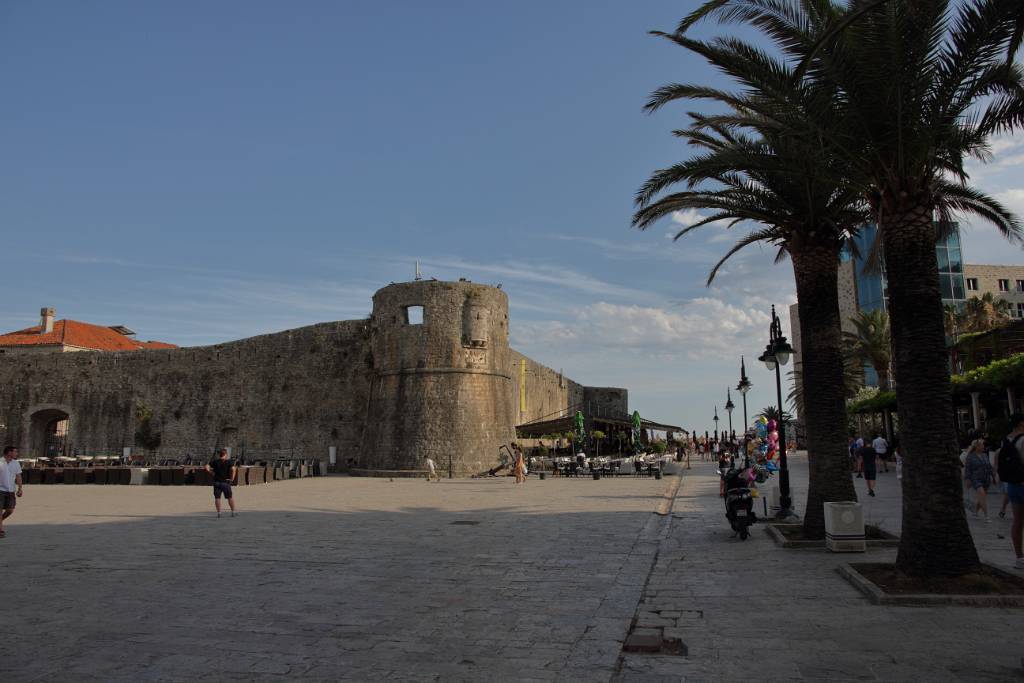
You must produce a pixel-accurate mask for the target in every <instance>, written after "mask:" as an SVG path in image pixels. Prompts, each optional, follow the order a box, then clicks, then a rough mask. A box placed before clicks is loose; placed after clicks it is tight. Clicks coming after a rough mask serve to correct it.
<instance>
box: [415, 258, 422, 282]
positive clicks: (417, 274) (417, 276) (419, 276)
mask: <svg viewBox="0 0 1024 683" xmlns="http://www.w3.org/2000/svg"><path fill="white" fill-rule="evenodd" d="M416 279H417V280H422V279H423V276H422V275H420V262H419V261H416Z"/></svg>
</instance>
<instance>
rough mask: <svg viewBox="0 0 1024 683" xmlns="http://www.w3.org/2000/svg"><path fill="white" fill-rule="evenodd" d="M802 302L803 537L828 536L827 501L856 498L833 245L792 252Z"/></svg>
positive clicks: (837, 261)
mask: <svg viewBox="0 0 1024 683" xmlns="http://www.w3.org/2000/svg"><path fill="white" fill-rule="evenodd" d="M791 257H792V259H793V273H794V274H795V276H796V295H797V300H798V301H799V304H800V344H801V346H802V348H801V349H798V352H800V368H801V376H802V380H803V395H804V397H805V401H804V423H805V425H806V427H807V454H808V467H809V469H810V475H809V476H810V478H809V481H808V487H807V509H806V510H805V511H804V536H805V537H807V538H825V508H824V503H825V502H831V501H840V500H856V493H855V492H854V489H853V479H852V475H851V473H850V456H849V451H848V450H847V445H846V397H845V391H844V384H843V345H842V330H841V327H840V316H839V285H838V281H837V275H838V272H839V255H838V253H837V252H836V250H835V249H832V248H829V247H817V246H812V247H804V248H802V249H800V250H794V251H793V252H792V253H791Z"/></svg>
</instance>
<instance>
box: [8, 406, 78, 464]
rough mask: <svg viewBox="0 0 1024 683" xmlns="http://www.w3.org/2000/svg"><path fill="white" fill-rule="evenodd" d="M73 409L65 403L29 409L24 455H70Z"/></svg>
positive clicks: (22, 448)
mask: <svg viewBox="0 0 1024 683" xmlns="http://www.w3.org/2000/svg"><path fill="white" fill-rule="evenodd" d="M70 427H71V409H70V408H69V407H68V406H65V405H57V404H50V403H46V404H41V405H36V406H32V407H31V408H29V409H28V413H27V415H26V416H25V428H24V429H23V430H22V434H24V435H25V437H24V443H22V444H21V445H20V449H21V452H22V454H23V455H26V456H28V457H33V458H55V457H57V456H61V455H68V453H67V448H68V444H69V442H68V434H69V430H70Z"/></svg>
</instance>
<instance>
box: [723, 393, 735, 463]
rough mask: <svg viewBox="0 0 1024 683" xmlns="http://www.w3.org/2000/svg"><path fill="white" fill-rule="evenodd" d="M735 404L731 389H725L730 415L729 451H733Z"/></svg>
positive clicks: (727, 409)
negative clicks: (733, 414) (733, 412)
mask: <svg viewBox="0 0 1024 683" xmlns="http://www.w3.org/2000/svg"><path fill="white" fill-rule="evenodd" d="M735 407H736V406H735V404H733V402H732V394H730V393H729V387H726V388H725V412H727V413H729V450H730V451H731V450H732V438H733V431H732V411H733V409H734V408H735Z"/></svg>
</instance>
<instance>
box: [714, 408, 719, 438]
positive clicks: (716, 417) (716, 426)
mask: <svg viewBox="0 0 1024 683" xmlns="http://www.w3.org/2000/svg"><path fill="white" fill-rule="evenodd" d="M714 420H715V441H718V406H715V417H714Z"/></svg>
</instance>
